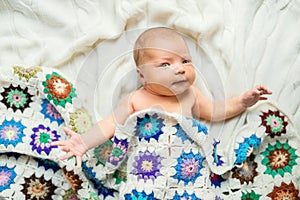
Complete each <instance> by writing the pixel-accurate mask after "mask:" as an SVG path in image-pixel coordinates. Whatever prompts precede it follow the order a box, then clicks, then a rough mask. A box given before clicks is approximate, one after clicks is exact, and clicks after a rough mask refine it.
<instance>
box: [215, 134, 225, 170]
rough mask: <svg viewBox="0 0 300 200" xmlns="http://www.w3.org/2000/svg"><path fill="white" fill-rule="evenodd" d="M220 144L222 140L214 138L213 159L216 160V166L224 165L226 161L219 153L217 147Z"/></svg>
mask: <svg viewBox="0 0 300 200" xmlns="http://www.w3.org/2000/svg"><path fill="white" fill-rule="evenodd" d="M219 144H220V141H217V140H215V139H214V143H213V153H212V157H213V160H214V164H215V165H216V166H222V165H223V164H224V161H223V160H221V158H222V156H220V155H218V154H217V148H218V145H219Z"/></svg>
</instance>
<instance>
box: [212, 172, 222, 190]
mask: <svg viewBox="0 0 300 200" xmlns="http://www.w3.org/2000/svg"><path fill="white" fill-rule="evenodd" d="M209 179H210V182H211V185H212V186H214V187H215V188H216V187H221V183H222V182H223V181H225V179H224V178H223V177H222V176H221V175H218V174H215V173H213V172H211V173H210V176H209Z"/></svg>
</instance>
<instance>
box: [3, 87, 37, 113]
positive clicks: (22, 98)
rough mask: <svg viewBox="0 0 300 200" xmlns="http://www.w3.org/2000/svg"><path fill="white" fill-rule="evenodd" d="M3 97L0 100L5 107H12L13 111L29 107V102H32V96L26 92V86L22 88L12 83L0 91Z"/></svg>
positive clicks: (22, 110)
mask: <svg viewBox="0 0 300 200" xmlns="http://www.w3.org/2000/svg"><path fill="white" fill-rule="evenodd" d="M0 95H1V96H2V97H3V98H2V100H1V101H0V102H2V103H3V104H5V105H6V107H7V108H12V110H13V111H14V112H16V111H17V110H20V111H21V112H24V110H25V109H26V108H28V107H29V104H30V103H31V102H32V99H31V98H32V97H33V95H31V94H30V93H29V92H28V88H27V87H25V89H22V88H21V87H20V86H19V85H18V86H17V87H15V86H13V85H12V84H11V85H10V86H8V87H7V88H4V91H3V92H2V93H0Z"/></svg>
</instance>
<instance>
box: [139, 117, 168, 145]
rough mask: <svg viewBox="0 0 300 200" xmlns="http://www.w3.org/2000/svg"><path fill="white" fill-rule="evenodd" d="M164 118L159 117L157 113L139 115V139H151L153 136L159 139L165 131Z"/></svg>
mask: <svg viewBox="0 0 300 200" xmlns="http://www.w3.org/2000/svg"><path fill="white" fill-rule="evenodd" d="M163 121H164V120H163V119H161V118H158V116H157V114H156V113H155V114H153V115H149V114H147V113H146V114H145V116H144V117H142V118H140V117H137V123H136V126H135V133H136V134H137V135H138V136H139V140H140V141H141V140H142V139H145V140H146V141H148V142H149V141H150V139H151V138H154V139H156V140H158V138H159V136H160V135H161V134H162V133H163V131H162V130H161V129H162V127H164V126H165V125H164V123H163Z"/></svg>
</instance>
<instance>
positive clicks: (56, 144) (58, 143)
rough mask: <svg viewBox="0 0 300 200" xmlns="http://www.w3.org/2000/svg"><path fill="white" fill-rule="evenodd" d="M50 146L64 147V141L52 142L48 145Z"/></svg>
mask: <svg viewBox="0 0 300 200" xmlns="http://www.w3.org/2000/svg"><path fill="white" fill-rule="evenodd" d="M50 145H51V146H64V145H65V141H53V142H51V143H50Z"/></svg>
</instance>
